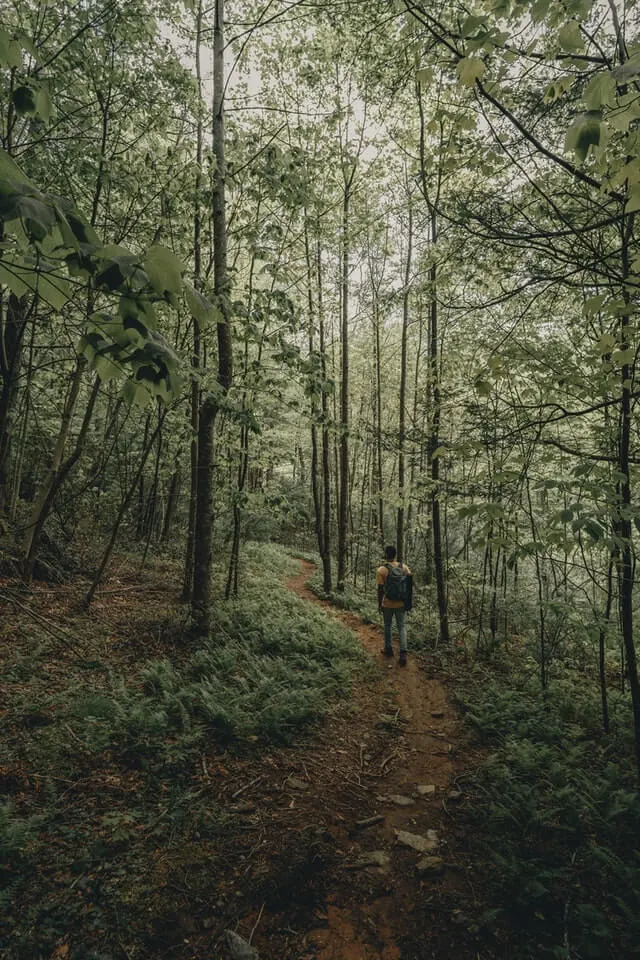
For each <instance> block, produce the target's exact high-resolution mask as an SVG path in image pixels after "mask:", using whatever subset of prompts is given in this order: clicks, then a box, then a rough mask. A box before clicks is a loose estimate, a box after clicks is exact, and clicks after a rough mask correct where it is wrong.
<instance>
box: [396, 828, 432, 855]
mask: <svg viewBox="0 0 640 960" xmlns="http://www.w3.org/2000/svg"><path fill="white" fill-rule="evenodd" d="M394 833H395V835H396V838H397V840H398V843H401V844H403V846H405V847H411V848H412V850H417V851H418V853H433V851H434V850H437V849H438V835H437V833H436V832H435V830H427V836H426V837H422V836H420V834H418V833H409V832H408V831H407V830H395V831H394Z"/></svg>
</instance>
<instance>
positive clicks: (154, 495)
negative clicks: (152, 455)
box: [140, 410, 163, 569]
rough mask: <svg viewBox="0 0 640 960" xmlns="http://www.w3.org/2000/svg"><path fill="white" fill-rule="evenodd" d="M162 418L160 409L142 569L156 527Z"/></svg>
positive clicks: (141, 562) (141, 563)
mask: <svg viewBox="0 0 640 960" xmlns="http://www.w3.org/2000/svg"><path fill="white" fill-rule="evenodd" d="M162 419H163V418H162V414H161V412H160V410H158V430H157V434H158V446H157V450H156V463H155V467H154V470H153V487H152V488H151V496H150V497H149V503H148V506H147V530H146V539H145V544H144V550H143V552H142V559H141V561H140V569H142V568H143V567H144V565H145V563H146V560H147V553H148V552H149V545H150V543H151V538H152V536H153V531H154V530H155V529H156V519H157V513H158V489H159V486H160V463H161V461H162Z"/></svg>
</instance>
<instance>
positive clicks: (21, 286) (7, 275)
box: [0, 254, 71, 310]
mask: <svg viewBox="0 0 640 960" xmlns="http://www.w3.org/2000/svg"><path fill="white" fill-rule="evenodd" d="M0 283H4V284H5V285H6V286H7V287H9V289H10V290H11V291H12V292H13V293H15V295H16V296H17V297H21V296H24V294H25V293H31V294H36V293H37V294H38V296H39V297H40V298H41V300H43V301H44V302H45V303H47V304H49V306H50V307H53V309H54V310H62V308H63V307H64V305H65V304H66V302H67V301H68V299H69V297H70V296H71V287H70V284H69V281H68V280H67V279H66V277H61V276H59V275H58V274H57V273H55V272H54V270H52V269H51V268H50V267H48V266H47V265H46V264H44V263H43V262H40V263H36V261H35V260H33V259H30V260H26V259H24V258H21V257H19V256H18V255H17V254H13V255H10V256H5V257H4V258H3V259H2V260H1V261H0Z"/></svg>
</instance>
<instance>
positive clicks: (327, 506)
mask: <svg viewBox="0 0 640 960" xmlns="http://www.w3.org/2000/svg"><path fill="white" fill-rule="evenodd" d="M316 278H317V290H318V338H319V349H320V376H321V382H322V395H321V397H320V409H321V413H322V554H321V557H322V588H323V590H324V592H325V593H331V591H332V589H333V580H332V572H331V447H330V442H329V400H328V397H327V355H326V342H325V329H324V297H323V287H322V282H323V280H322V250H321V248H320V241H318V243H317V245H316Z"/></svg>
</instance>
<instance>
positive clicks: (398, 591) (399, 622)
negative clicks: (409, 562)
mask: <svg viewBox="0 0 640 960" xmlns="http://www.w3.org/2000/svg"><path fill="white" fill-rule="evenodd" d="M384 557H385V562H384V563H383V564H382V566H380V567H378V569H377V571H376V584H377V585H378V611H379V612H380V613H381V614H382V617H383V619H384V647H383V650H382V653H383V655H384V656H385V657H392V656H393V645H392V643H391V630H392V626H393V618H394V617H395V620H396V626H397V628H398V637H399V639H400V660H399V663H400V666H401V667H406V665H407V625H406V613H407V610H410V609H411V594H412V585H413V581H412V577H411V570H410V569H409V567H407V566H406V565H405V564H404V563H400V562H399V561H398V560H396V548H395V547H393V546H388V547H385V548H384ZM394 569H395V570H397V571H398V573H393V572H391V571H392V570H394ZM400 570H401V571H402V573H404V577H403V576H402V575H401V574H400V573H399V571H400ZM390 578H391V579H390Z"/></svg>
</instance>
